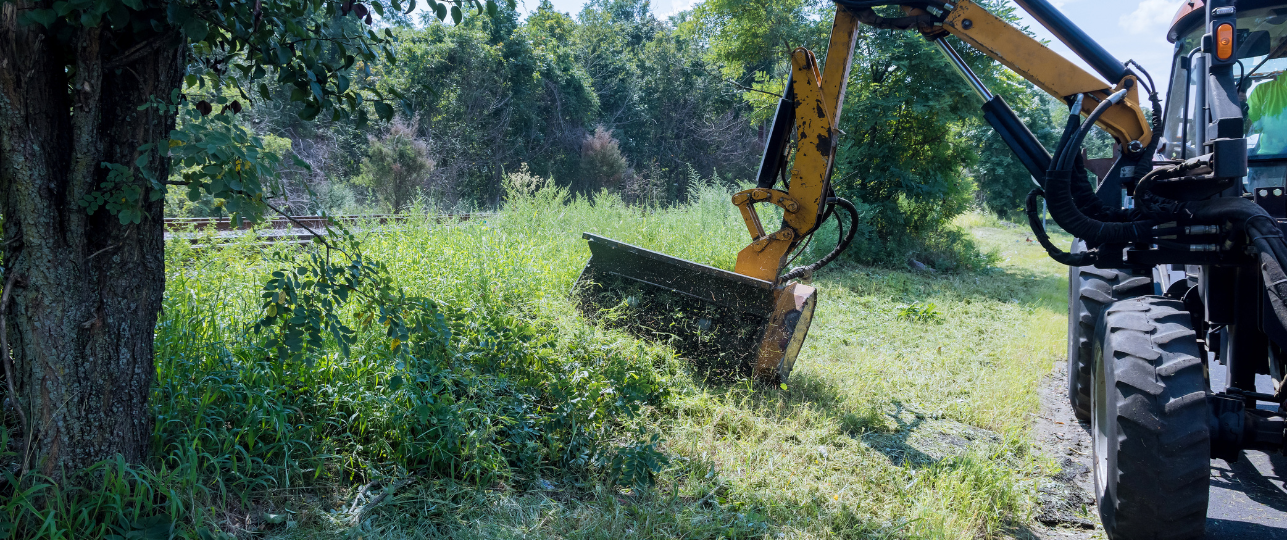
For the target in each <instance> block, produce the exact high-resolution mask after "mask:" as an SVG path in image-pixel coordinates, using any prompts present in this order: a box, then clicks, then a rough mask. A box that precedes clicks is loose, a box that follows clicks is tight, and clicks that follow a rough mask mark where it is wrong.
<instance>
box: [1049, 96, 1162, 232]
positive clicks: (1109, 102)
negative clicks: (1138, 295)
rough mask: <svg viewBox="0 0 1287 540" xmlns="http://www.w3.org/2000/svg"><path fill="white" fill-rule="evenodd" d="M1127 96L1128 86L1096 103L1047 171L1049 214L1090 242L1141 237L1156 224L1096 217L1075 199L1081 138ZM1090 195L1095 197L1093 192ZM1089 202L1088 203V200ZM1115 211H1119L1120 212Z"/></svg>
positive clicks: (1098, 210) (1060, 224)
mask: <svg viewBox="0 0 1287 540" xmlns="http://www.w3.org/2000/svg"><path fill="white" fill-rule="evenodd" d="M1124 97H1126V90H1119V91H1117V92H1115V93H1113V95H1111V96H1109V97H1108V99H1105V100H1104V101H1101V102H1100V103H1099V105H1098V106H1096V107H1095V110H1093V111H1091V113H1090V115H1089V116H1087V117H1086V121H1085V123H1083V124H1082V125H1081V127H1079V128H1078V129H1077V130H1076V131H1075V132H1073V134H1072V136H1071V137H1070V138H1069V139H1068V140H1067V142H1066V143H1065V144H1064V145H1062V147H1061V148H1060V150H1059V161H1057V162H1052V164H1051V170H1049V171H1046V182H1045V186H1046V189H1045V194H1046V202H1047V205H1048V206H1049V209H1050V216H1051V217H1052V218H1054V220H1055V223H1058V224H1059V226H1061V227H1063V228H1064V230H1066V231H1068V232H1069V233H1070V234H1072V235H1073V236H1076V237H1078V238H1081V239H1083V240H1086V242H1087V243H1089V244H1103V243H1128V242H1134V241H1138V240H1140V239H1143V238H1145V237H1146V236H1147V235H1148V231H1149V229H1151V228H1152V227H1153V225H1155V224H1156V223H1154V222H1153V221H1151V220H1135V221H1126V222H1115V221H1104V220H1101V219H1095V217H1092V216H1088V215H1087V214H1086V213H1085V212H1083V211H1082V209H1081V208H1078V205H1077V202H1076V199H1074V197H1073V187H1072V173H1073V171H1072V168H1073V167H1072V166H1073V165H1075V164H1076V163H1077V159H1078V158H1080V155H1079V154H1080V152H1079V150H1080V148H1081V143H1082V141H1083V140H1085V137H1086V134H1087V133H1089V132H1090V128H1091V127H1092V126H1094V125H1095V122H1096V121H1097V120H1099V117H1100V116H1102V115H1103V114H1104V112H1105V111H1107V110H1108V108H1109V107H1112V106H1113V105H1115V104H1117V103H1118V102H1120V101H1121V100H1122V98H1124ZM1056 163H1058V164H1056ZM1079 170H1080V169H1079ZM1077 183H1078V184H1085V182H1084V181H1078V182H1077ZM1081 188H1084V189H1085V190H1087V191H1088V190H1089V189H1090V186H1080V187H1079V190H1080V189H1081ZM1091 196H1092V197H1093V193H1092V194H1091ZM1079 198H1080V197H1079ZM1087 202H1088V203H1089V201H1087ZM1101 204H1102V203H1101ZM1088 206H1092V207H1093V205H1089V204H1088ZM1091 213H1092V214H1096V215H1098V214H1103V213H1105V212H1104V211H1102V210H1100V209H1096V210H1093V211H1092V212H1091ZM1112 214H1117V212H1113V213H1112Z"/></svg>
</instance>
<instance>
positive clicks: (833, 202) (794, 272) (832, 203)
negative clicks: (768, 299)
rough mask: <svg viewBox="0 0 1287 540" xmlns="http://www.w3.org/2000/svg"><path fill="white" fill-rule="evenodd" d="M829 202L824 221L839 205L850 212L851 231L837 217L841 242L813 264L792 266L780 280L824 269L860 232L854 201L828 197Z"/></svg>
mask: <svg viewBox="0 0 1287 540" xmlns="http://www.w3.org/2000/svg"><path fill="white" fill-rule="evenodd" d="M827 204H828V209H827V213H826V214H825V215H824V216H823V221H826V218H827V216H830V215H831V209H832V208H834V207H836V206H839V207H841V208H843V209H844V210H845V212H848V213H849V231H848V232H845V228H844V224H840V218H836V222H837V223H838V224H840V225H839V226H840V232H841V234H842V235H843V236H844V237H843V238H842V239H841V240H840V241H839V242H836V247H835V248H834V249H832V250H831V253H828V254H827V255H826V256H825V257H823V258H821V259H818V261H817V262H815V263H813V264H810V265H807V266H798V267H795V268H792V269H791V271H790V272H787V273H785V274H782V277H781V278H779V281H780V282H786V281H790V280H792V279H796V278H798V277H801V276H804V275H808V274H812V273H814V272H816V271H818V270H820V269H822V267H824V266H826V265H828V264H831V261H834V260H836V257H839V256H840V254H841V253H843V252H844V251H845V249H846V248H848V247H849V244H850V243H851V242H853V241H854V233H856V232H858V208H856V207H855V206H854V203H851V202H849V201H847V200H845V199H842V198H840V197H828V198H827Z"/></svg>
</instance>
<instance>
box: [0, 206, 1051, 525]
mask: <svg viewBox="0 0 1287 540" xmlns="http://www.w3.org/2000/svg"><path fill="white" fill-rule="evenodd" d="M564 197H565V196H564V194H562V193H561V192H558V191H556V190H552V189H544V190H536V191H535V193H534V194H529V195H520V194H515V195H514V196H513V197H512V198H511V200H510V202H509V204H508V205H507V207H506V209H505V210H504V211H503V212H501V213H500V215H498V216H497V217H496V218H494V219H490V220H488V221H475V222H466V223H455V224H443V223H437V222H435V221H432V220H425V221H423V222H418V223H410V224H407V225H406V226H404V227H399V228H397V229H387V230H379V229H378V228H375V227H370V228H365V229H363V230H364V231H366V232H364V233H363V234H364V235H365V238H364V239H363V240H362V243H363V250H364V251H363V253H364V256H365V257H369V258H370V259H372V260H378V261H382V262H383V263H384V264H385V265H386V268H387V273H388V275H389V276H390V277H391V278H392V285H395V286H396V287H397V288H400V290H401V291H402V292H404V293H405V294H406V295H407V297H423V298H425V299H426V303H425V304H423V305H422V307H421V308H419V309H420V311H419V312H418V316H420V317H421V319H420V320H423V321H427V322H425V323H424V324H423V325H421V326H418V327H417V328H421V330H419V332H420V333H419V334H416V336H415V337H409V338H408V341H407V343H408V344H407V345H404V344H403V343H401V342H399V343H394V342H393V340H392V339H391V338H390V335H391V333H390V330H389V329H388V328H386V327H385V326H384V325H383V324H382V322H381V321H382V320H383V319H382V318H381V316H380V315H379V312H378V306H372V305H368V304H364V303H363V302H360V301H355V302H351V303H349V304H346V306H345V307H344V308H343V309H341V310H340V311H339V316H340V317H342V318H344V320H345V321H347V324H349V325H350V326H351V327H352V328H353V329H354V331H355V333H356V339H355V340H354V343H353V345H352V346H351V350H350V351H349V354H347V355H345V354H342V353H341V348H340V347H339V346H338V344H337V342H336V341H335V339H334V338H331V337H325V336H323V337H322V338H321V339H322V340H323V342H324V343H323V346H322V347H321V348H320V349H318V351H319V352H317V353H315V354H310V355H304V356H302V357H298V358H293V359H284V358H282V357H281V356H280V355H277V353H275V352H274V350H273V349H271V348H269V347H268V346H267V344H266V343H267V342H265V341H264V339H263V336H261V335H260V334H258V333H256V332H255V331H253V330H252V328H253V325H254V324H255V323H256V322H257V321H259V320H260V319H261V318H262V317H263V316H264V314H265V310H266V309H267V307H266V306H268V304H269V303H271V302H272V301H273V298H272V296H273V293H272V292H271V291H270V292H268V293H266V292H265V291H264V287H265V283H267V282H269V280H270V279H279V280H280V279H285V277H286V274H285V273H282V274H276V275H275V274H274V272H280V271H283V270H288V269H291V268H294V267H295V265H296V264H298V262H299V261H300V258H302V257H306V256H308V254H309V252H308V251H307V250H304V251H301V250H297V249H295V248H288V247H281V248H270V249H267V250H265V248H262V247H259V246H255V245H251V244H249V243H247V244H245V245H239V246H236V247H231V248H225V249H217V250H197V249H193V248H192V247H191V246H189V245H188V244H186V243H174V244H172V245H170V246H169V247H168V251H167V257H168V260H167V263H168V278H169V279H168V283H167V297H166V303H165V313H164V315H163V318H162V321H161V323H160V324H159V325H158V329H157V351H158V383H157V386H156V390H155V392H154V395H153V402H152V403H153V408H154V410H155V411H156V414H157V428H156V434H155V439H154V440H155V444H154V453H155V459H154V460H153V462H152V463H151V464H150V466H149V467H148V468H147V469H143V470H137V469H129V468H124V467H122V466H119V465H112V464H105V465H104V466H103V467H104V469H105V470H108V471H115V472H113V473H112V474H109V475H108V477H109V480H110V482H108V483H107V484H106V485H105V487H104V488H103V489H101V490H98V491H95V492H88V493H59V492H56V491H54V490H53V488H48V487H46V488H40V489H37V490H35V491H33V492H32V495H33V496H46V497H52V498H53V499H55V500H58V501H61V502H60V505H61V506H59V505H55V506H54V514H53V515H52V517H50V516H47V515H45V514H43V513H41V514H39V515H37V513H36V512H33V511H32V510H33V509H34V507H24V506H23V503H24V499H22V498H15V499H13V500H11V501H7V502H5V503H4V506H0V509H3V513H2V514H0V517H7V518H9V520H13V519H14V518H15V517H18V516H22V517H23V519H24V521H21V522H19V523H17V526H18V527H19V529H17V530H18V531H23V534H26V531H37V532H39V534H40V535H41V536H45V537H65V538H81V537H89V536H98V535H102V534H106V533H113V534H124V533H125V532H129V531H146V530H158V528H162V529H166V530H173V531H174V532H176V533H179V534H194V535H195V534H200V533H202V532H204V533H205V534H206V535H207V536H216V535H218V534H226V535H231V536H237V537H249V536H252V535H268V536H270V537H287V538H304V537H310V538H313V537H337V536H344V535H347V534H351V533H356V534H359V535H362V536H366V537H390V538H423V537H455V538H459V537H471V536H475V537H486V538H491V537H520V536H537V537H571V538H681V537H683V538H718V537H739V538H745V537H777V536H778V535H779V534H784V535H786V536H787V537H801V538H812V537H825V536H841V537H851V538H872V537H893V538H973V537H977V536H999V535H1002V534H1005V533H1007V532H1013V530H1014V529H1022V528H1023V527H1024V526H1025V523H1027V522H1028V521H1027V520H1028V514H1029V513H1030V512H1031V508H1032V503H1033V495H1032V493H1031V492H1032V491H1033V490H1032V486H1033V485H1034V482H1035V481H1036V480H1037V479H1038V478H1039V477H1040V476H1041V475H1042V474H1044V471H1045V470H1046V469H1047V468H1048V466H1049V464H1048V463H1045V462H1044V461H1042V460H1041V459H1040V458H1038V457H1037V456H1034V455H1033V454H1032V453H1031V452H1030V445H1029V443H1028V437H1027V427H1026V426H1027V416H1026V415H1027V414H1028V413H1029V412H1032V411H1034V410H1035V408H1036V381H1037V379H1038V378H1039V377H1040V376H1041V375H1043V374H1045V373H1047V372H1048V371H1049V367H1050V365H1051V363H1052V362H1053V361H1054V360H1055V359H1056V358H1057V357H1058V356H1059V355H1060V353H1061V351H1062V348H1063V345H1062V344H1063V332H1064V328H1063V325H1064V319H1063V315H1062V313H1063V309H1064V308H1063V302H1064V296H1063V295H1064V292H1063V289H1062V288H1061V287H1062V283H1063V281H1062V280H1063V277H1062V270H1061V269H1060V268H1058V267H1057V265H1054V264H1053V263H1050V262H1048V261H1046V260H1045V258H1044V255H1043V254H1042V252H1041V250H1040V248H1039V247H1036V246H1034V245H1031V244H1030V243H1028V242H1026V241H1025V240H1024V234H1023V233H1022V231H1021V230H1019V229H1015V228H1012V227H1010V226H1008V225H1007V224H1004V223H1001V222H995V221H990V220H986V219H983V218H979V217H977V216H968V218H969V219H966V220H964V221H961V220H958V221H959V223H960V224H961V225H962V226H963V227H964V228H965V229H966V230H968V231H970V232H972V233H973V236H974V238H975V239H976V241H977V242H979V243H980V245H981V246H983V247H984V248H987V249H990V250H995V251H996V252H997V254H998V255H997V256H998V258H997V259H996V260H995V261H996V266H995V267H991V268H989V269H987V270H984V271H980V272H974V273H959V274H946V275H944V274H939V273H932V272H924V273H914V272H910V271H902V270H888V269H877V268H869V267H859V266H854V265H852V264H849V265H846V264H845V263H839V264H837V265H836V266H835V267H832V268H829V269H827V270H825V271H823V272H821V273H820V274H819V276H818V277H817V280H816V282H815V285H817V286H818V287H819V289H820V300H821V301H820V304H819V309H818V315H817V317H816V319H815V322H814V326H813V330H812V331H811V333H810V340H809V343H808V345H807V347H806V349H805V350H804V352H803V353H802V354H801V357H800V361H799V362H798V364H797V368H796V372H795V373H794V374H793V376H792V379H791V381H790V382H789V384H787V385H785V387H784V388H778V389H764V388H761V389H756V388H753V387H751V386H750V385H749V384H734V385H723V386H713V385H706V384H703V383H701V382H698V381H695V380H693V378H692V377H691V376H690V375H689V374H688V372H687V371H686V369H685V363H684V361H683V360H682V359H676V358H674V357H673V354H672V353H671V351H670V350H669V349H668V348H667V347H666V346H665V344H658V343H644V342H639V341H637V340H634V339H632V338H630V337H628V336H626V335H625V334H623V333H620V332H614V331H603V330H600V329H597V328H595V327H593V326H590V325H588V324H586V323H585V322H584V320H583V319H582V318H581V317H580V315H579V314H577V313H576V312H575V310H574V309H573V303H572V300H571V299H570V298H569V295H568V292H569V288H570V286H571V284H572V282H573V281H574V279H575V278H576V276H577V273H578V272H579V271H580V269H581V267H582V266H583V265H584V264H585V261H586V259H587V258H588V251H587V249H586V248H585V245H584V241H583V240H582V239H581V232H582V231H592V232H596V233H598V234H602V235H605V236H609V237H612V238H616V239H619V240H622V241H626V242H630V243H634V244H637V245H641V246H643V247H647V248H650V249H655V250H659V251H663V252H666V253H669V254H672V255H675V256H679V257H684V258H687V259H690V260H694V261H698V262H702V263H706V264H713V265H716V266H721V267H725V268H731V266H732V264H733V260H734V257H735V254H736V252H737V251H738V250H739V249H740V248H741V247H742V246H743V245H744V243H745V241H746V239H745V238H744V235H745V231H744V230H743V228H742V225H741V220H740V219H739V218H738V216H737V214H736V211H735V209H734V208H733V207H732V206H731V205H729V204H728V203H727V200H728V193H727V192H725V191H724V190H722V189H718V188H706V189H705V190H703V191H702V192H701V193H700V194H699V195H698V196H697V197H695V198H694V202H693V203H692V204H690V205H688V206H683V207H676V208H671V209H658V210H645V209H641V208H638V207H629V206H626V205H623V204H620V203H619V202H618V201H616V200H613V199H610V198H603V199H600V200H599V201H598V202H597V203H595V204H592V203H590V202H588V201H585V200H577V201H570V202H569V201H566V200H565V199H564ZM825 235H832V238H834V232H826V233H824V236H825ZM820 244H821V247H818V248H817V249H818V251H819V252H822V251H825V249H826V248H827V247H829V246H827V245H826V242H825V241H824V242H820ZM318 253H323V254H324V251H322V252H318ZM820 254H821V253H818V255H820ZM330 256H331V257H335V258H340V257H342V255H340V254H338V253H331V254H330ZM299 279H301V280H306V279H307V278H306V277H305V276H299ZM417 305H420V304H417ZM274 309H275V308H274ZM413 342H414V343H413ZM42 494H43V495H42ZM25 500H26V501H31V500H34V498H32V497H28V498H27V499H25ZM47 517H48V518H49V519H45V518H47ZM42 527H43V528H42ZM50 527H54V528H58V529H59V530H61V531H62V532H50V531H51V529H50ZM40 531H43V532H40ZM23 534H19V536H23Z"/></svg>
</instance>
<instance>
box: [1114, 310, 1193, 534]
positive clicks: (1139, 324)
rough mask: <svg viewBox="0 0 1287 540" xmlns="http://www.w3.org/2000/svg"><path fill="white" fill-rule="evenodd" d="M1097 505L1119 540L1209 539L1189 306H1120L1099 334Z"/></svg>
mask: <svg viewBox="0 0 1287 540" xmlns="http://www.w3.org/2000/svg"><path fill="white" fill-rule="evenodd" d="M1095 345H1096V347H1095V349H1096V351H1097V352H1096V354H1095V370H1094V374H1093V375H1092V379H1093V387H1092V399H1093V400H1094V411H1093V415H1092V420H1091V437H1092V439H1093V441H1094V445H1093V454H1094V473H1095V495H1096V499H1097V500H1098V503H1099V516H1100V520H1101V521H1102V522H1103V524H1104V531H1105V532H1106V533H1107V534H1108V538H1110V539H1112V540H1121V539H1130V540H1142V539H1162V538H1165V539H1177V540H1178V539H1187V538H1202V537H1203V536H1204V534H1205V528H1206V521H1207V501H1208V491H1209V484H1210V474H1211V461H1210V449H1211V442H1210V434H1209V433H1208V431H1207V416H1208V415H1209V414H1210V411H1209V406H1208V405H1207V397H1206V396H1207V382H1206V374H1205V372H1204V368H1203V365H1202V360H1201V359H1199V356H1198V355H1199V354H1200V352H1199V349H1198V343H1197V335H1196V333H1195V332H1194V331H1193V322H1192V319H1191V318H1190V315H1189V312H1188V311H1185V310H1184V304H1183V303H1182V302H1180V301H1179V300H1175V299H1172V298H1166V297H1162V296H1143V297H1139V298H1132V299H1129V300H1122V301H1119V302H1114V303H1113V304H1112V305H1110V306H1109V307H1108V309H1106V310H1105V311H1104V316H1103V318H1102V320H1101V322H1100V323H1099V325H1098V326H1097V328H1096V331H1095Z"/></svg>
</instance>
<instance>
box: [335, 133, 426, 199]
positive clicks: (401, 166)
mask: <svg viewBox="0 0 1287 540" xmlns="http://www.w3.org/2000/svg"><path fill="white" fill-rule="evenodd" d="M368 142H369V146H368V147H367V155H366V158H365V159H363V160H362V173H361V174H360V175H358V176H357V177H356V178H354V179H353V183H355V184H357V185H360V186H365V187H368V188H370V189H371V191H372V193H374V194H375V196H376V198H377V199H378V200H379V201H380V203H381V204H383V205H385V206H387V207H389V209H391V210H392V211H394V212H399V211H401V210H403V209H405V208H406V207H407V205H409V204H410V203H411V201H412V200H413V199H414V198H415V197H416V195H418V194H419V193H420V188H421V187H423V184H424V181H425V177H426V176H428V174H429V173H430V172H432V171H433V169H434V162H433V160H431V159H429V146H428V145H427V144H425V143H424V141H421V140H418V139H416V138H415V133H414V132H413V131H412V129H411V128H410V127H408V126H407V124H405V123H404V122H402V121H400V120H395V121H394V122H393V123H392V124H390V125H389V130H388V132H387V133H385V134H384V136H383V137H370V138H368Z"/></svg>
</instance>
